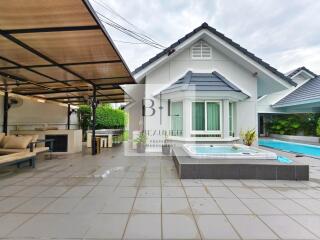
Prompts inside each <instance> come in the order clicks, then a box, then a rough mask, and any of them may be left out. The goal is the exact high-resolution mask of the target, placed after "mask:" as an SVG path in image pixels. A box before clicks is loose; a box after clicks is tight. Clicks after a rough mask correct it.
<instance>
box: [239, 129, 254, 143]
mask: <svg viewBox="0 0 320 240" xmlns="http://www.w3.org/2000/svg"><path fill="white" fill-rule="evenodd" d="M240 136H241V138H242V141H243V143H244V144H245V145H247V146H251V145H252V143H253V142H254V141H255V140H256V139H257V134H256V131H255V130H254V129H251V130H247V131H245V132H243V131H241V132H240Z"/></svg>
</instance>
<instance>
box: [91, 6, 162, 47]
mask: <svg viewBox="0 0 320 240" xmlns="http://www.w3.org/2000/svg"><path fill="white" fill-rule="evenodd" d="M94 1H95V2H96V3H97V4H99V5H100V6H102V7H103V8H104V9H106V10H107V11H109V12H110V11H111V12H113V14H116V15H117V16H119V17H120V18H121V19H122V20H124V21H125V22H127V23H128V24H130V25H131V26H134V27H135V28H137V27H136V26H135V25H133V24H132V23H130V22H129V21H127V20H126V19H125V18H123V17H122V16H121V15H120V14H118V13H117V12H115V11H114V10H113V9H112V8H111V7H107V6H104V5H102V4H100V3H99V2H97V1H96V0H94ZM96 12H97V14H98V15H99V16H100V17H99V18H100V20H101V21H102V22H103V23H105V24H107V25H109V26H111V27H113V28H115V29H116V30H118V31H120V32H122V33H124V34H126V35H128V36H130V37H132V38H134V39H136V40H138V41H139V42H141V44H147V45H149V46H152V47H155V48H158V49H161V50H163V49H164V48H165V47H164V46H163V45H161V44H160V43H158V42H156V41H155V40H153V39H152V38H150V37H149V36H147V35H145V34H141V33H139V32H136V31H133V30H130V29H127V28H126V27H123V26H122V25H120V24H119V23H117V22H115V21H113V20H111V19H110V18H108V17H106V16H105V15H104V14H102V13H100V12H99V11H96ZM123 42H125V41H123ZM127 43H131V42H127ZM131 44H138V43H131Z"/></svg>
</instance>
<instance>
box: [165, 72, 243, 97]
mask: <svg viewBox="0 0 320 240" xmlns="http://www.w3.org/2000/svg"><path fill="white" fill-rule="evenodd" d="M179 91H234V92H242V91H241V90H240V89H239V88H238V87H236V86H235V85H234V84H232V83H231V82H230V81H229V80H227V79H226V78H225V77H223V76H222V75H221V74H219V73H218V72H216V71H215V72H212V73H193V72H191V71H189V72H187V73H186V74H185V75H184V76H183V77H182V78H180V79H179V80H177V81H176V82H175V83H173V84H172V85H170V86H169V87H168V88H166V89H165V90H163V91H161V93H162V94H166V93H173V92H179Z"/></svg>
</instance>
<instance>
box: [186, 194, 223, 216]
mask: <svg viewBox="0 0 320 240" xmlns="http://www.w3.org/2000/svg"><path fill="white" fill-rule="evenodd" d="M189 203H190V206H191V209H192V212H193V214H222V212H221V210H220V209H219V207H218V205H217V204H216V202H215V201H214V200H213V199H212V198H189Z"/></svg>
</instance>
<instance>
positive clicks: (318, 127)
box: [316, 117, 320, 137]
mask: <svg viewBox="0 0 320 240" xmlns="http://www.w3.org/2000/svg"><path fill="white" fill-rule="evenodd" d="M316 135H317V136H318V137H320V117H319V118H318V121H317V128H316Z"/></svg>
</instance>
